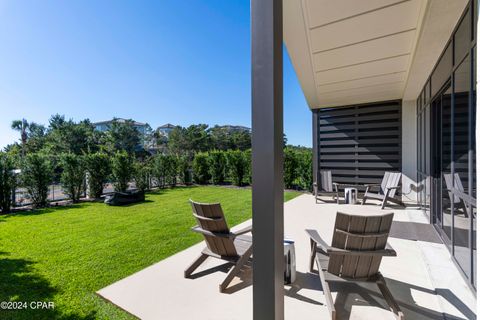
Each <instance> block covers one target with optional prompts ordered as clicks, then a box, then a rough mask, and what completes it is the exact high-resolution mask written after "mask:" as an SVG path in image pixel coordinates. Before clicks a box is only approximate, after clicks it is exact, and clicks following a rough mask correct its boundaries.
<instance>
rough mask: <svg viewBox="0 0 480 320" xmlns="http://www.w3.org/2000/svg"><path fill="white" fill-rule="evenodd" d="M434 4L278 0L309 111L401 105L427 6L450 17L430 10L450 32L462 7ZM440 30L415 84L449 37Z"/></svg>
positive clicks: (410, 0) (421, 0)
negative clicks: (372, 104)
mask: <svg viewBox="0 0 480 320" xmlns="http://www.w3.org/2000/svg"><path fill="white" fill-rule="evenodd" d="M434 2H435V1H428V0H406V1H405V0H403V1H400V0H362V1H358V0H342V1H331V0H298V1H291V0H284V42H285V44H286V47H287V50H288V53H289V55H290V58H291V60H292V63H293V65H294V68H295V70H296V73H297V76H298V78H299V81H300V83H301V86H302V88H303V91H304V94H305V96H306V99H307V101H308V104H309V106H310V108H312V109H313V108H321V107H331V106H340V105H349V104H357V103H366V102H373V101H382V100H393V99H402V98H403V96H404V92H405V88H406V87H407V81H409V78H410V70H411V69H412V65H414V63H415V64H418V61H416V60H418V59H417V58H416V48H417V44H418V43H419V42H420V41H419V39H420V38H421V37H422V34H423V33H425V32H424V30H423V29H424V28H423V25H424V20H425V17H427V18H430V20H432V19H431V18H432V17H431V16H430V17H429V15H428V14H426V12H429V11H431V7H432V6H441V5H443V6H446V7H448V9H449V10H450V11H449V12H445V10H443V11H442V12H438V10H437V13H439V14H437V15H436V16H435V17H434V18H435V19H434V20H435V21H436V22H438V21H442V19H443V21H444V22H445V20H444V19H445V17H444V16H445V15H447V16H452V18H451V19H450V20H452V21H453V22H450V20H448V19H447V21H446V25H447V26H446V28H449V30H451V29H452V28H453V26H454V25H455V22H456V20H455V19H456V18H457V19H458V16H459V14H460V13H461V10H463V8H464V7H465V5H464V2H465V3H466V1H463V0H462V1H443V0H439V1H436V3H435V4H434ZM447 2H449V3H450V4H449V3H447ZM452 2H456V4H455V5H454V6H453V5H452V4H451V3H452ZM452 7H453V8H452ZM452 12H453V13H452ZM458 12H460V13H458ZM440 13H441V14H440ZM442 15H443V16H442ZM430 22H431V21H430ZM452 25H453V26H452ZM431 27H432V26H430V25H429V26H428V28H427V29H428V30H430V31H431V29H432V28H431ZM444 29H445V28H444ZM428 30H427V31H428ZM441 31H442V34H444V35H443V36H438V35H436V37H437V38H436V39H435V40H436V42H435V43H437V45H436V46H434V48H433V49H434V50H433V52H430V54H428V58H429V59H430V60H432V61H433V62H431V63H430V62H429V63H427V65H426V66H425V70H423V71H422V75H421V76H418V75H417V76H416V77H415V79H414V80H415V82H416V83H421V82H422V80H423V81H424V80H425V79H426V77H427V76H428V73H429V72H430V71H431V68H432V67H433V63H435V61H436V57H438V56H439V55H440V52H441V50H442V48H443V46H444V44H445V43H446V41H447V39H448V37H449V33H448V32H447V33H446V34H445V30H441ZM427 35H429V34H427ZM429 36H430V37H431V36H432V35H429ZM422 41H423V40H422ZM431 45H432V44H431ZM425 49H428V48H425ZM432 55H435V58H432ZM420 58H422V57H420ZM425 58H426V57H425V56H424V57H423V59H424V60H425ZM427 60H428V59H427ZM424 64H425V63H424ZM424 64H422V65H420V66H424ZM421 85H423V83H421ZM416 86H418V84H417V85H416ZM410 87H415V86H411V85H410ZM414 89H415V88H414ZM411 91H412V92H411V95H412V94H414V91H415V90H411Z"/></svg>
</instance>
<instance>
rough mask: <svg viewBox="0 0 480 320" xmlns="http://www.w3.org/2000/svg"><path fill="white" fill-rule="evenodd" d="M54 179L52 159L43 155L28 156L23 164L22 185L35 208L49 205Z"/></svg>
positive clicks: (32, 154)
mask: <svg viewBox="0 0 480 320" xmlns="http://www.w3.org/2000/svg"><path fill="white" fill-rule="evenodd" d="M52 179H53V167H52V163H51V161H50V159H49V158H48V157H47V156H46V155H44V154H42V153H31V154H28V155H27V156H26V157H25V159H24V161H23V163H22V185H23V186H24V187H25V188H26V189H27V193H28V195H29V196H30V198H31V199H32V202H33V205H34V206H35V207H44V206H46V205H47V199H48V187H49V185H50V183H51V182H52Z"/></svg>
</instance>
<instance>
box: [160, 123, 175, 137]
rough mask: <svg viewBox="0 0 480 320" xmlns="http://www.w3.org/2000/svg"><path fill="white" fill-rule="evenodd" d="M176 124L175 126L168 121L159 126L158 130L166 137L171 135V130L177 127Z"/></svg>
mask: <svg viewBox="0 0 480 320" xmlns="http://www.w3.org/2000/svg"><path fill="white" fill-rule="evenodd" d="M175 127H176V126H174V125H173V124H171V123H167V124H164V125H163V126H160V127H158V128H157V132H158V133H159V134H161V135H163V136H164V137H167V138H168V136H169V135H170V132H172V130H173V128H175Z"/></svg>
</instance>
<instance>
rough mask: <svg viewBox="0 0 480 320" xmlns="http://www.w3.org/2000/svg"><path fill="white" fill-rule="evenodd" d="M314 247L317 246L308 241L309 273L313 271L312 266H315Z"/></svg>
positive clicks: (313, 242)
mask: <svg viewBox="0 0 480 320" xmlns="http://www.w3.org/2000/svg"><path fill="white" fill-rule="evenodd" d="M316 247H317V245H316V244H315V241H313V240H312V239H310V263H309V266H310V272H314V271H315V270H314V269H313V266H314V264H315V253H316Z"/></svg>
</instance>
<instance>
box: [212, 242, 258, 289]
mask: <svg viewBox="0 0 480 320" xmlns="http://www.w3.org/2000/svg"><path fill="white" fill-rule="evenodd" d="M252 251H253V246H250V248H248V250H247V251H245V253H244V254H243V256H241V257H240V259H238V261H237V263H236V264H235V266H234V267H233V268H232V269H231V270H230V271H229V272H228V274H227V277H226V278H225V280H223V282H222V283H221V284H220V286H219V289H220V292H221V293H223V292H225V289H227V287H228V285H229V284H230V282H232V280H233V278H234V277H235V276H236V275H237V274H238V273H239V272H240V270H241V269H242V267H243V266H244V265H245V263H247V261H248V259H250V256H251V255H252Z"/></svg>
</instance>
